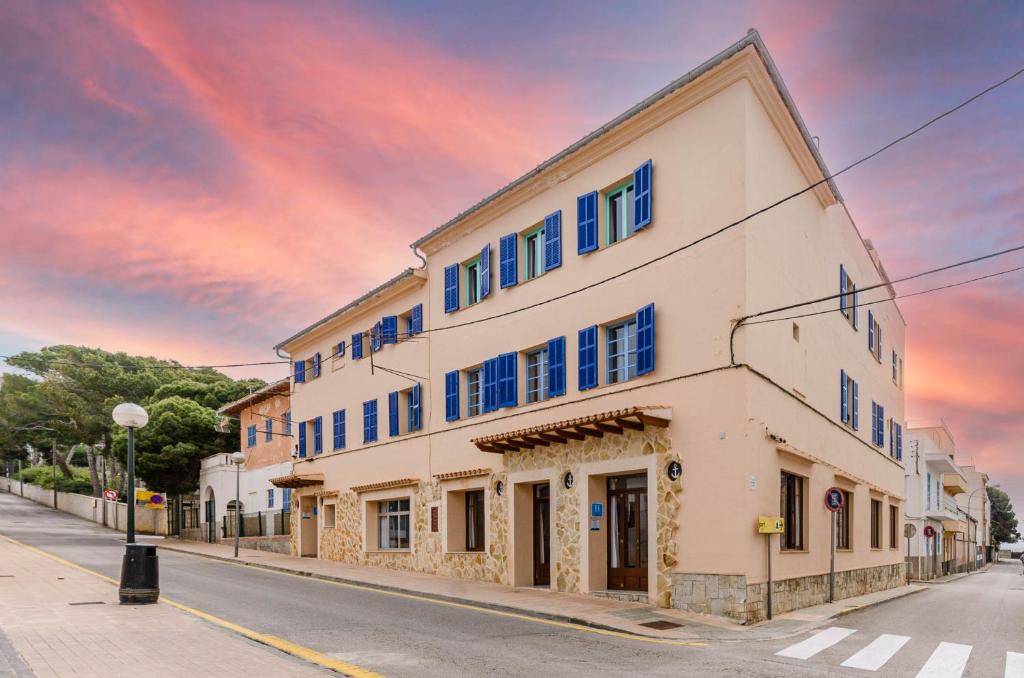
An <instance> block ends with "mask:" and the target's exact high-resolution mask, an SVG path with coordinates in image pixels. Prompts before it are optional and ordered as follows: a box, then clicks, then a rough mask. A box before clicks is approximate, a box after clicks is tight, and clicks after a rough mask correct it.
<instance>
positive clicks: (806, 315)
mask: <svg viewBox="0 0 1024 678" xmlns="http://www.w3.org/2000/svg"><path fill="white" fill-rule="evenodd" d="M1017 271H1024V266H1016V267H1014V268H1008V269H1006V270H1005V271H997V272H996V273H989V274H988V275H981V276H978V277H976V278H970V279H968V280H961V281H959V282H955V283H950V284H948V285H940V286H939V287H932V288H930V289H927V290H920V291H918V292H908V293H907V294H897V295H895V296H892V297H886V298H885V299H878V300H876V301H867V302H862V303H857V304H852V305H851V308H860V307H861V306H874V305H875V304H884V303H885V302H887V301H895V300H896V299H909V298H910V297H916V296H919V295H922V294H930V293H932V292H938V291H941V290H948V289H950V288H952V287H960V286H962V285H968V284H970V283H975V282H979V281H981V280H988V279H989V278H996V277H998V276H1001V275H1006V274H1008V273H1016V272H1017ZM837 312H840V310H839V309H838V308H830V309H826V310H824V311H813V312H811V313H801V314H800V315H788V316H786V317H784V318H765V319H763V320H754V321H751V322H748V323H746V324H747V325H761V324H763V323H774V322H781V321H783V320H798V319H799V318H809V317H811V316H815V315H823V314H825V313H837Z"/></svg>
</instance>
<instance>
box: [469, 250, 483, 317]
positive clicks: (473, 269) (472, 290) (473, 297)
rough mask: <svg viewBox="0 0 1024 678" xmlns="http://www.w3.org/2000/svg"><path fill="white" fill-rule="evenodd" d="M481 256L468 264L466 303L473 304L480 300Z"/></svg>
mask: <svg viewBox="0 0 1024 678" xmlns="http://www.w3.org/2000/svg"><path fill="white" fill-rule="evenodd" d="M481 282H482V281H481V279H480V257H477V258H475V259H473V260H472V261H470V262H469V263H467V264H466V305H467V306H471V305H473V304H475V303H477V302H479V301H480V299H481V298H482V297H481V296H480V292H481Z"/></svg>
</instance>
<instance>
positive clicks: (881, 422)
mask: <svg viewBox="0 0 1024 678" xmlns="http://www.w3.org/2000/svg"><path fill="white" fill-rule="evenodd" d="M878 446H879V447H882V448H884V447H885V408H884V407H883V406H881V405H879V406H878Z"/></svg>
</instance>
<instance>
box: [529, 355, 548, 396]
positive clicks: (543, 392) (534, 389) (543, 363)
mask: <svg viewBox="0 0 1024 678" xmlns="http://www.w3.org/2000/svg"><path fill="white" fill-rule="evenodd" d="M547 374H548V350H547V349H546V348H541V349H537V350H536V351H531V352H529V353H527V354H526V402H528V403H535V402H539V401H541V400H544V399H545V398H546V397H547V392H548V388H547V386H548V385H547Z"/></svg>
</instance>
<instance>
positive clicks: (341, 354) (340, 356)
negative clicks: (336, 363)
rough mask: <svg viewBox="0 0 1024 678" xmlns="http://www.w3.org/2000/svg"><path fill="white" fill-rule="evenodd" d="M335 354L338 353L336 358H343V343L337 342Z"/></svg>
mask: <svg viewBox="0 0 1024 678" xmlns="http://www.w3.org/2000/svg"><path fill="white" fill-rule="evenodd" d="M337 352H338V357H339V358H343V357H345V342H344V341H339V342H338V348H337Z"/></svg>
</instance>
